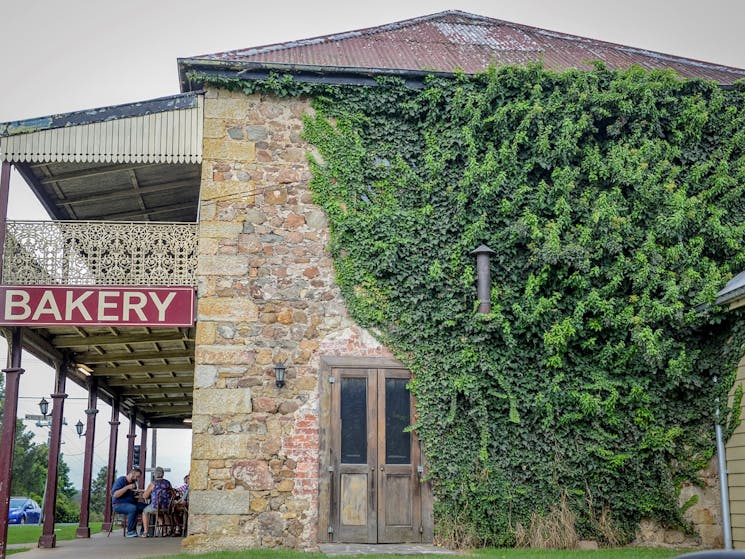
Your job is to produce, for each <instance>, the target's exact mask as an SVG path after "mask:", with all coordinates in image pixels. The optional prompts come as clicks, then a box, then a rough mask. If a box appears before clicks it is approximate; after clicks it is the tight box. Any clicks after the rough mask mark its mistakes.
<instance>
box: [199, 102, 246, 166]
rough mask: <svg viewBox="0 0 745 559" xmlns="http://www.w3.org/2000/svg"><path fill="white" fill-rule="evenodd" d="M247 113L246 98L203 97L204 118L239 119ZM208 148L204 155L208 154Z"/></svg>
mask: <svg viewBox="0 0 745 559" xmlns="http://www.w3.org/2000/svg"><path fill="white" fill-rule="evenodd" d="M247 113H248V103H247V100H246V98H245V97H244V98H243V99H236V98H222V97H219V98H217V99H205V102H204V117H205V119H210V118H214V119H232V120H240V119H243V118H245V117H246V115H247ZM208 153H209V152H208V150H207V149H206V148H205V150H204V155H205V157H207V156H208Z"/></svg>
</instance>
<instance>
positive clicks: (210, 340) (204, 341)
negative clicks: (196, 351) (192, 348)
mask: <svg viewBox="0 0 745 559" xmlns="http://www.w3.org/2000/svg"><path fill="white" fill-rule="evenodd" d="M216 332H217V324H216V323H214V322H206V321H204V320H201V321H199V322H197V333H196V337H195V343H196V345H198V346H200V345H212V344H214V343H215V337H216V336H215V334H216Z"/></svg>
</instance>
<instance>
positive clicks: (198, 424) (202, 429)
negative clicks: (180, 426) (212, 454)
mask: <svg viewBox="0 0 745 559" xmlns="http://www.w3.org/2000/svg"><path fill="white" fill-rule="evenodd" d="M210 425H212V419H211V418H210V416H208V415H198V414H192V416H191V432H192V433H206V432H207V429H209V427H210Z"/></svg>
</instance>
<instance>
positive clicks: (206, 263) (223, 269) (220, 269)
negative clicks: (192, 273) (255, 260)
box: [197, 254, 248, 277]
mask: <svg viewBox="0 0 745 559" xmlns="http://www.w3.org/2000/svg"><path fill="white" fill-rule="evenodd" d="M197 275H200V276H241V277H242V276H246V275H248V259H247V258H246V256H244V255H240V254H238V255H229V254H219V255H214V256H210V255H200V256H199V258H198V260H197Z"/></svg>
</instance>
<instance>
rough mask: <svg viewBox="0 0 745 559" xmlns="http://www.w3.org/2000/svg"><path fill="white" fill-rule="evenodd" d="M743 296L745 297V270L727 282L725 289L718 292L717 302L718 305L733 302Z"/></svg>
mask: <svg viewBox="0 0 745 559" xmlns="http://www.w3.org/2000/svg"><path fill="white" fill-rule="evenodd" d="M743 297H745V270H744V271H742V272H740V273H739V274H737V275H736V276H735V277H734V278H732V279H731V280H729V281H728V282H727V285H725V286H724V289H722V290H721V291H720V292H719V293H717V299H716V301H715V302H716V304H717V305H724V304H732V303H734V302H735V301H737V300H740V299H742V298H743ZM738 306H739V305H738Z"/></svg>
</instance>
